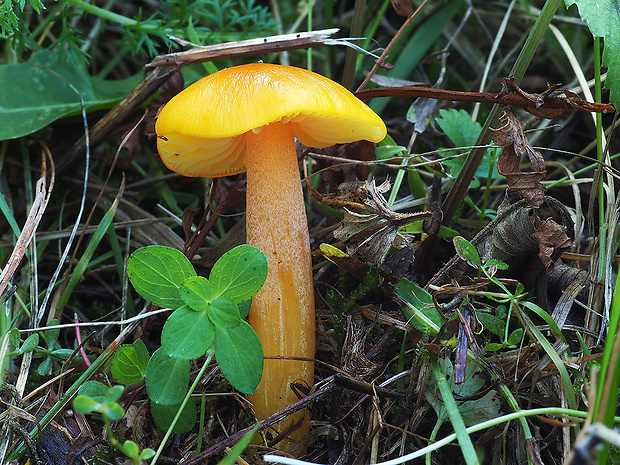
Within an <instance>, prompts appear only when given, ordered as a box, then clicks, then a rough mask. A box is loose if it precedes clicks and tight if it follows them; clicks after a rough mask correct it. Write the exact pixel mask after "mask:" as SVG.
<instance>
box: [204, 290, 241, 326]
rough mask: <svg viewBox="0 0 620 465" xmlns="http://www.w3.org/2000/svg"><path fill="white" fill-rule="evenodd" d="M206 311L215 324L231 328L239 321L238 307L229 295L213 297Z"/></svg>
mask: <svg viewBox="0 0 620 465" xmlns="http://www.w3.org/2000/svg"><path fill="white" fill-rule="evenodd" d="M207 313H208V315H209V318H210V319H211V321H212V322H213V324H214V325H215V326H221V327H223V328H233V327H235V326H237V325H238V324H239V323H241V315H240V314H239V307H238V306H237V303H236V302H235V301H234V300H233V299H231V298H230V297H226V296H222V297H218V298H217V299H215V300H214V301H213V302H212V303H211V306H210V307H209V310H208V311H207Z"/></svg>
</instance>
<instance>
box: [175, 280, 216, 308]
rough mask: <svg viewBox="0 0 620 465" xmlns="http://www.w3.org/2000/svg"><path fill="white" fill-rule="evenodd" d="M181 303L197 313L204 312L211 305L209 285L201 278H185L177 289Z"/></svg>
mask: <svg viewBox="0 0 620 465" xmlns="http://www.w3.org/2000/svg"><path fill="white" fill-rule="evenodd" d="M179 292H180V293H181V298H182V299H183V302H185V303H186V304H187V305H189V306H190V307H191V308H192V309H194V310H196V311H197V312H201V311H203V310H206V309H207V307H209V304H210V303H211V284H210V283H209V281H208V280H207V278H204V277H202V276H192V277H190V278H187V279H186V280H185V281H183V284H181V287H180V288H179Z"/></svg>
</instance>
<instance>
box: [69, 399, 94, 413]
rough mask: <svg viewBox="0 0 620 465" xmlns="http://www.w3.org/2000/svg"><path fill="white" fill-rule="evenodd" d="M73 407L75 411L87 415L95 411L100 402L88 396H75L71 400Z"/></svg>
mask: <svg viewBox="0 0 620 465" xmlns="http://www.w3.org/2000/svg"><path fill="white" fill-rule="evenodd" d="M73 407H74V408H75V410H76V412H78V413H81V414H82V415H87V414H89V413H92V412H96V411H97V410H98V409H99V407H101V404H100V403H99V402H97V401H96V400H94V399H92V398H90V397H88V396H77V397H76V398H75V400H74V401H73Z"/></svg>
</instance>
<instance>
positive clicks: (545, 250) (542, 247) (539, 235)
mask: <svg viewBox="0 0 620 465" xmlns="http://www.w3.org/2000/svg"><path fill="white" fill-rule="evenodd" d="M534 224H535V226H536V229H538V231H537V232H535V233H534V234H533V236H534V238H535V239H536V241H537V242H538V248H539V252H538V257H540V260H541V261H542V262H543V265H545V268H547V270H549V269H550V267H552V266H553V258H552V257H551V256H552V254H553V253H554V251H555V250H557V249H567V248H568V247H570V245H571V240H570V238H569V237H568V236H567V235H566V231H565V230H564V228H563V227H562V226H560V225H559V224H558V223H556V222H555V221H554V220H553V219H552V218H547V219H546V220H541V219H540V218H538V217H537V218H536V220H535V223H534Z"/></svg>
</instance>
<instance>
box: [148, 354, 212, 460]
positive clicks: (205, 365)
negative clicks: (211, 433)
mask: <svg viewBox="0 0 620 465" xmlns="http://www.w3.org/2000/svg"><path fill="white" fill-rule="evenodd" d="M214 354H215V352H214V351H213V348H210V349H209V350H208V351H207V358H206V360H205V362H204V364H203V365H202V368H201V369H200V372H198V374H197V375H196V379H195V380H194V382H193V383H192V385H191V386H190V388H189V391H188V392H187V394H186V395H185V398H184V399H183V402H181V406H180V407H179V410H178V411H177V414H176V415H175V416H174V419H173V420H172V423H170V427H169V428H168V430H167V431H166V434H165V435H164V437H163V439H162V440H161V443H160V444H159V447H158V448H157V452H155V456H154V457H153V460H152V461H151V465H155V464H156V463H157V460H158V459H159V456H160V455H161V453H162V451H163V450H164V447H165V446H166V442H167V441H168V438H169V437H170V436H171V435H172V429H173V428H174V425H176V424H177V421H178V420H179V418H180V417H181V412H182V411H183V409H184V408H185V406H186V405H187V403H188V402H189V400H190V399H191V397H192V393H193V392H194V390H195V389H196V386H198V383H199V382H200V380H201V379H202V375H204V373H205V371H206V369H207V367H208V366H209V364H210V363H211V360H212V359H213V355H214Z"/></svg>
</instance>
